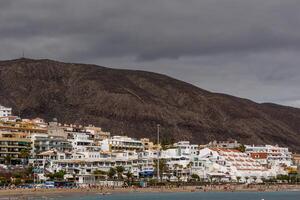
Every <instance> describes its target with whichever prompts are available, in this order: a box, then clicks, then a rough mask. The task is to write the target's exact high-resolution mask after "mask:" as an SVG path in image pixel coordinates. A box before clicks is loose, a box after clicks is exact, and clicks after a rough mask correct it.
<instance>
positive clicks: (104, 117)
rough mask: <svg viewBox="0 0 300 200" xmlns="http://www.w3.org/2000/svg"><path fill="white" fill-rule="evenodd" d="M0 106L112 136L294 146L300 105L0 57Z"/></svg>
mask: <svg viewBox="0 0 300 200" xmlns="http://www.w3.org/2000/svg"><path fill="white" fill-rule="evenodd" d="M0 104H2V105H5V106H11V107H12V108H13V110H14V111H15V114H20V115H21V117H25V118H26V117H42V118H45V119H47V120H51V119H52V118H58V120H59V121H61V122H65V123H80V124H94V125H97V126H101V127H103V129H104V130H107V131H110V132H111V133H112V134H115V135H123V134H126V135H129V136H133V137H150V138H152V139H154V138H155V136H156V124H158V123H159V124H161V137H162V138H163V139H165V140H190V141H191V142H193V143H206V142H208V141H211V140H214V139H217V140H225V139H230V138H233V139H237V140H240V141H241V142H244V143H247V144H265V143H268V144H279V145H284V146H288V147H290V148H291V149H293V150H295V151H300V133H299V130H300V123H299V122H300V109H297V108H292V107H285V106H280V105H275V104H269V103H266V104H258V103H255V102H253V101H250V100H247V99H241V98H237V97H233V96H229V95H225V94H218V93H212V92H209V91H206V90H203V89H200V88H198V87H196V86H193V85H191V84H188V83H185V82H183V81H179V80H176V79H173V78H170V77H168V76H165V75H161V74H157V73H151V72H145V71H134V70H121V69H110V68H105V67H101V66H96V65H87V64H69V63H62V62H57V61H52V60H46V59H43V60H32V59H25V58H22V59H17V60H10V61H0Z"/></svg>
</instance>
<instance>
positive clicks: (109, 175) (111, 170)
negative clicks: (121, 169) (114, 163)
mask: <svg viewBox="0 0 300 200" xmlns="http://www.w3.org/2000/svg"><path fill="white" fill-rule="evenodd" d="M116 173H117V172H116V170H115V169H114V168H113V167H111V168H110V169H109V171H108V173H107V175H108V177H109V178H113V177H114V176H115V175H116Z"/></svg>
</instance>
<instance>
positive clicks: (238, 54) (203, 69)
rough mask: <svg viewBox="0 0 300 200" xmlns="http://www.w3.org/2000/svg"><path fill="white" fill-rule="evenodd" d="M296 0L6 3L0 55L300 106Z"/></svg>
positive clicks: (0, 10) (1, 4) (0, 9)
mask: <svg viewBox="0 0 300 200" xmlns="http://www.w3.org/2000/svg"><path fill="white" fill-rule="evenodd" d="M299 10H300V1H299V0H264V1H261V0H251V1H250V0H201V1H199V0H186V1H182V0H152V1H146V0H144V1H142V0H109V1H106V0H102V1H101V0H85V1H80V0H51V1H46V0H44V1H42V0H4V1H0V38H1V40H0V58H1V59H10V58H15V57H19V56H20V55H21V53H22V51H23V50H24V51H25V53H26V55H27V56H28V57H33V58H41V57H43V58H44V57H46V58H52V59H60V60H63V61H76V62H89V63H96V64H99V65H109V66H116V67H126V68H134V69H144V70H150V71H157V72H161V73H166V74H169V75H172V76H175V77H177V78H180V79H183V80H185V81H188V82H191V83H194V84H196V85H198V86H200V87H202V88H205V89H209V90H213V91H217V92H225V93H229V94H233V95H238V96H242V97H247V98H250V99H253V100H256V101H260V102H263V101H272V102H277V103H282V104H287V105H293V106H295V105H297V106H298V105H299V106H300V103H299V102H300V95H298V93H299V90H298V88H297V85H298V84H299V83H300V79H299V78H298V76H297V75H299V73H300V68H299V66H298V64H299V61H300V60H299V58H298V57H299V56H298V55H299V53H300V35H299V32H300V14H299Z"/></svg>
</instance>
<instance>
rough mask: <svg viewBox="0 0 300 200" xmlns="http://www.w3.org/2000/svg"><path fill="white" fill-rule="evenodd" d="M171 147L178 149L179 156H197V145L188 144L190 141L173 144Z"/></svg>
mask: <svg viewBox="0 0 300 200" xmlns="http://www.w3.org/2000/svg"><path fill="white" fill-rule="evenodd" d="M173 146H174V147H175V148H177V149H178V151H179V152H178V153H179V154H180V155H185V156H190V155H198V154H199V147H198V145H197V144H190V141H180V142H177V143H174V144H173Z"/></svg>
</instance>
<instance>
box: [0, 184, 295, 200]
mask: <svg viewBox="0 0 300 200" xmlns="http://www.w3.org/2000/svg"><path fill="white" fill-rule="evenodd" d="M190 192H300V185H268V186H265V185H263V186H262V185H251V186H246V185H226V186H218V185H213V186H206V187H204V186H182V187H171V188H170V187H147V188H135V187H128V188H73V189H67V188H53V189H42V188H38V189H19V188H18V189H2V190H1V189H0V197H1V198H0V199H2V198H6V197H10V198H11V197H16V198H19V197H36V196H49V197H51V196H74V195H97V194H99V195H101V194H104V195H105V194H106V195H107V194H126V193H190Z"/></svg>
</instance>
